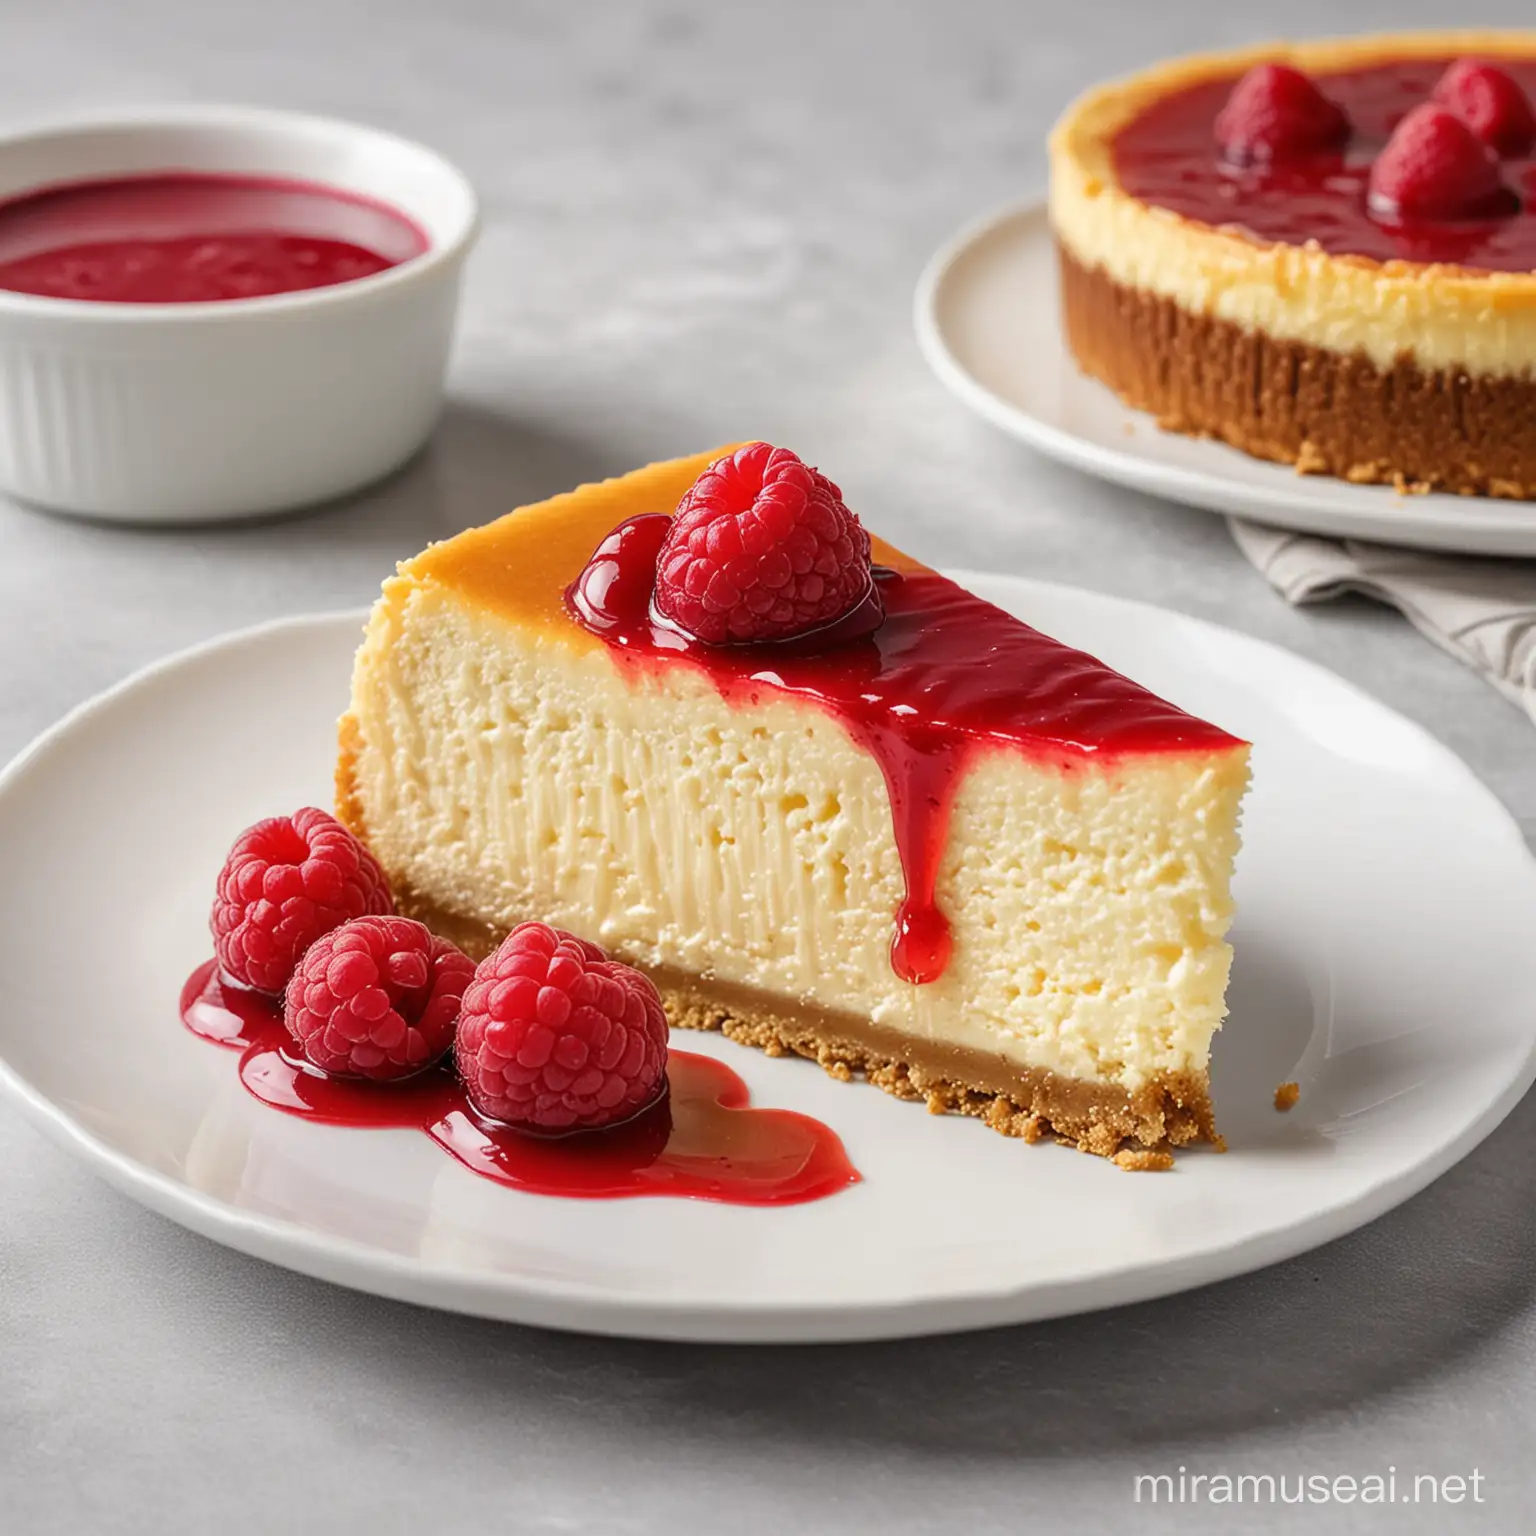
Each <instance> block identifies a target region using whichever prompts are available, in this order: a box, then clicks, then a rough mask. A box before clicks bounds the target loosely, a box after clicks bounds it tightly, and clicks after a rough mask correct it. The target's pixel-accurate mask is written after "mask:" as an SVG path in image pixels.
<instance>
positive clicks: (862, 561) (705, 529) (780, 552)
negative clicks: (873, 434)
mask: <svg viewBox="0 0 1536 1536" xmlns="http://www.w3.org/2000/svg"><path fill="white" fill-rule="evenodd" d="M869 550H870V546H869V534H868V533H867V532H866V531H865V529H864V526H863V524H861V523H860V522H859V520H858V518H857V517H855V516H854V514H853V513H852V512H850V511H849V510H848V508H847V507H846V506H845V505H844V504H843V496H842V492H841V491H839V490H838V488H837V487H836V486H835V485H834V484H833V483H832V482H831V481H830V480H829V479H827V477H826V476H825V475H824V474H822V473H821V472H820V470H817V469H813V468H812V467H811V466H810V465H809V464H806V463H805V462H804V461H803V460H802V459H801V458H800V457H799V456H798V455H797V454H794V453H791V452H790V451H789V449H787V448H775V447H773V446H772V445H771V444H768V443H749V444H747V446H746V447H744V448H738V449H737V450H736V451H735V452H734V453H730V454H727V455H725V457H723V458H720V459H716V460H715V462H714V463H713V464H711V465H710V466H709V468H708V469H706V470H705V471H704V473H703V474H702V475H700V476H699V478H698V479H697V480H696V481H695V482H694V484H693V486H692V487H691V488H690V489H689V491H688V492H687V494H686V495H684V497H683V499H682V501H681V503H679V505H678V509H677V515H676V516H675V517H674V518H673V519H672V526H671V528H670V529H669V530H668V532H667V537H666V539H665V540H664V542H663V543H662V546H661V552H660V554H659V555H658V557H657V562H656V591H655V598H654V601H655V605H656V608H657V610H658V611H659V612H660V613H661V615H662V616H663V617H664V618H666V619H668V620H669V621H671V622H672V623H673V624H675V625H676V626H677V627H678V628H679V629H681V630H682V631H683V632H684V633H685V634H688V635H691V636H692V637H693V638H694V639H696V640H702V641H704V642H705V643H706V644H709V645H741V644H751V643H752V642H754V641H773V640H789V639H793V638H795V637H796V636H800V635H805V634H808V633H810V632H811V631H813V630H816V629H821V628H823V627H824V626H827V625H830V624H832V623H834V622H836V620H838V619H840V618H841V617H843V616H844V615H845V614H847V613H849V612H850V611H851V610H852V609H853V608H855V607H857V606H858V605H859V604H860V603H861V602H863V601H864V600H865V599H866V598H868V596H869V594H870V592H871V591H872V589H873V584H874V577H873V572H872V568H871V565H870V554H869Z"/></svg>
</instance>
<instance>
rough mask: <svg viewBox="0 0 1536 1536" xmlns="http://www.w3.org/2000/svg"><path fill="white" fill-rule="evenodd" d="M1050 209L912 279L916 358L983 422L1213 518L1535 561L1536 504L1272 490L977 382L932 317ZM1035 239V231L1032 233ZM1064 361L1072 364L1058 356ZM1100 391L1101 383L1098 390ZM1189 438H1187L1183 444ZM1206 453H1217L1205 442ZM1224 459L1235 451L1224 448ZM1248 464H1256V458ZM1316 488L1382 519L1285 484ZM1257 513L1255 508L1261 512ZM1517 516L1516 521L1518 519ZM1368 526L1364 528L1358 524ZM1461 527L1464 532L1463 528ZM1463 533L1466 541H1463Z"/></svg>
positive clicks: (1335, 485) (960, 243) (1332, 485)
mask: <svg viewBox="0 0 1536 1536" xmlns="http://www.w3.org/2000/svg"><path fill="white" fill-rule="evenodd" d="M1049 212H1050V210H1049V205H1048V202H1047V200H1046V199H1044V198H1042V197H1031V198H1026V199H1024V200H1022V201H1015V202H1010V203H1007V204H1004V205H1002V206H1000V207H996V208H993V209H992V210H990V211H988V212H986V213H983V214H981V215H980V216H978V217H976V218H974V219H971V220H970V221H968V222H967V223H965V224H963V225H961V226H960V228H959V229H958V230H957V231H955V232H954V233H953V234H952V235H950V236H949V238H948V239H946V240H945V241H944V243H943V244H942V245H940V246H939V248H938V249H937V250H936V251H935V252H934V253H933V254H932V255H931V256H930V257H929V258H928V260H927V262H926V263H925V264H924V266H923V269H922V271H921V273H920V274H919V276H918V280H917V287H916V289H915V291H914V294H913V299H912V324H913V330H914V332H915V334H916V339H917V346H918V351H919V352H920V353H921V354H922V357H923V360H924V361H925V362H926V363H927V364H928V366H929V368H930V369H931V370H932V371H933V373H934V374H935V375H936V376H937V378H938V380H939V382H940V383H941V384H943V386H944V387H945V388H946V389H947V390H948V391H949V392H950V393H951V394H952V395H954V396H955V397H956V398H957V399H958V400H959V401H960V402H961V403H962V404H963V405H965V406H967V407H968V408H969V409H970V410H972V411H974V412H975V413H976V414H977V415H978V416H980V417H981V418H982V419H983V420H985V421H988V422H990V423H991V424H992V425H993V426H994V427H997V428H998V429H999V430H1000V431H1002V432H1004V433H1006V434H1007V435H1008V436H1010V437H1013V438H1015V439H1017V440H1019V441H1021V442H1024V443H1026V444H1028V445H1029V446H1030V447H1031V448H1033V449H1035V451H1036V452H1038V453H1041V454H1044V455H1045V456H1046V457H1047V458H1050V459H1054V460H1055V461H1056V462H1058V463H1061V464H1065V465H1067V466H1068V467H1069V468H1072V469H1075V470H1078V471H1079V472H1081V473H1083V474H1087V475H1091V476H1093V477H1094V478H1095V479H1097V480H1103V481H1107V482H1108V483H1110V484H1112V485H1120V486H1124V487H1126V488H1127V489H1129V490H1134V491H1140V492H1142V493H1143V494H1145V495H1150V496H1154V497H1157V498H1159V499H1161V500H1164V501H1172V502H1176V503H1178V504H1179V505H1182V506H1186V507H1194V508H1196V509H1198V510H1200V511H1204V512H1211V513H1214V514H1216V515H1217V516H1228V517H1239V518H1252V519H1255V520H1258V521H1261V522H1269V523H1273V524H1274V525H1275V526H1276V527H1283V528H1286V529H1289V530H1291V531H1293V532H1298V533H1311V534H1316V535H1318V536H1320V537H1323V538H1330V537H1331V538H1340V539H1354V540H1359V541H1361V542H1367V543H1370V542H1374V543H1379V544H1396V545H1402V546H1405V547H1409V548H1415V549H1428V550H1438V551H1440V552H1442V553H1456V554H1466V555H1492V556H1503V557H1506V558H1516V559H1531V558H1536V501H1512V500H1502V499H1500V498H1497V497H1477V496H1456V495H1452V494H1451V493H1449V492H1434V493H1431V494H1430V495H1428V496H1422V497H1421V496H1412V497H1409V496H1403V495H1402V494H1400V493H1399V492H1398V491H1396V490H1395V489H1394V488H1393V487H1391V486H1388V485H1354V484H1350V483H1349V482H1345V481H1338V480H1336V479H1335V478H1334V477H1332V476H1312V477H1305V476H1298V475H1297V474H1295V472H1294V471H1292V470H1291V469H1290V468H1289V466H1286V465H1282V464H1275V465H1264V466H1263V467H1267V468H1270V469H1273V470H1274V471H1275V473H1276V474H1277V475H1278V476H1280V477H1281V478H1282V481H1283V482H1284V483H1283V484H1282V483H1278V482H1277V483H1276V484H1275V485H1272V486H1270V485H1263V484H1255V483H1250V482H1247V481H1244V482H1238V481H1235V480H1230V479H1228V478H1226V477H1225V476H1223V475H1222V474H1221V473H1220V472H1219V471H1217V470H1212V469H1190V468H1188V467H1186V466H1183V465H1179V464H1170V463H1165V462H1162V461H1160V460H1159V459H1157V458H1156V457H1153V456H1150V455H1147V454H1144V453H1138V452H1133V451H1130V450H1127V449H1125V448H1122V447H1117V446H1115V445H1112V444H1103V443H1098V442H1095V441H1093V440H1092V439H1089V438H1085V437H1081V436H1079V435H1078V434H1077V433H1075V432H1073V431H1071V430H1070V429H1069V428H1067V427H1063V426H1060V425H1057V424H1056V423H1054V422H1052V421H1049V420H1046V419H1044V418H1042V417H1040V416H1037V415H1035V414H1033V413H1032V412H1031V411H1029V410H1026V409H1025V408H1024V407H1022V406H1019V405H1015V404H1014V403H1012V402H1011V401H1009V400H1007V399H1005V398H1004V397H1003V396H1002V395H999V394H998V393H996V392H995V391H994V390H992V389H991V388H989V387H988V386H987V385H986V384H984V383H982V381H981V380H980V379H979V378H977V377H976V375H975V374H973V373H972V372H971V371H970V370H969V369H968V368H967V367H966V366H965V364H964V363H963V362H962V361H961V359H960V357H959V355H958V354H957V353H956V352H955V350H954V349H953V348H952V347H951V346H950V344H949V341H948V339H947V337H946V334H945V330H944V326H943V324H942V323H941V321H940V318H939V310H940V304H941V298H942V295H943V292H944V289H945V285H946V282H947V281H948V279H949V278H950V275H951V273H952V272H953V270H954V268H955V267H956V266H957V265H958V264H959V263H960V261H961V260H962V259H963V258H964V257H965V256H967V255H968V254H970V252H971V251H972V250H973V249H975V248H976V247H978V246H980V245H981V244H982V242H983V241H985V240H986V239H987V238H988V237H990V236H992V235H995V234H996V233H997V232H998V231H1000V230H1001V229H1003V228H1004V227H1005V226H1007V225H1010V224H1014V223H1018V224H1034V225H1044V226H1045V229H1044V230H1043V232H1042V233H1043V234H1044V235H1047V236H1048V235H1049ZM1032 232H1033V231H1032ZM1063 360H1064V362H1065V363H1066V364H1067V365H1068V366H1070V365H1071V359H1070V356H1069V355H1068V354H1066V352H1065V349H1063ZM1099 387H1100V388H1103V387H1104V386H1102V385H1101V386H1099ZM1117 404H1118V405H1119V408H1120V409H1121V410H1123V411H1124V412H1125V414H1126V417H1127V419H1128V420H1131V421H1134V422H1135V423H1136V424H1137V425H1141V426H1147V427H1150V428H1152V429H1153V430H1160V429H1158V428H1157V426H1156V422H1155V420H1154V419H1153V417H1152V416H1151V415H1150V414H1148V413H1147V412H1145V411H1138V410H1135V409H1134V408H1133V407H1131V406H1127V405H1124V404H1123V403H1120V402H1117ZM1190 441H1194V440H1193V439H1190ZM1209 446H1211V447H1213V448H1214V447H1224V446H1225V445H1223V444H1219V443H1214V442H1213V443H1210V444H1209ZM1230 451H1231V452H1234V453H1236V452H1239V451H1240V450H1237V449H1231V450H1230ZM1253 462H1254V463H1262V461H1259V460H1254V461H1253ZM1297 480H1301V481H1305V482H1307V483H1309V484H1313V485H1319V486H1322V487H1323V488H1324V491H1325V492H1331V493H1335V494H1344V493H1345V492H1348V493H1351V494H1354V493H1358V494H1360V495H1362V496H1370V497H1371V498H1373V500H1377V499H1379V501H1380V505H1381V507H1382V509H1383V511H1382V512H1381V513H1377V512H1376V511H1374V510H1364V509H1362V510H1361V511H1360V512H1358V513H1354V512H1350V511H1348V510H1340V509H1338V508H1337V507H1334V506H1330V505H1322V506H1320V505H1319V504H1318V502H1317V500H1316V496H1317V495H1318V494H1322V492H1314V493H1312V494H1310V495H1309V494H1308V493H1306V492H1298V491H1296V490H1295V488H1294V487H1292V489H1291V490H1289V491H1288V490H1287V489H1286V488H1285V485H1288V484H1290V482H1293V481H1297ZM1234 499H1240V500H1242V501H1245V502H1246V503H1247V504H1248V506H1247V509H1245V510H1243V511H1235V510H1234V509H1233V502H1234ZM1441 505H1444V506H1445V507H1447V508H1452V507H1454V508H1455V509H1457V513H1458V515H1457V516H1456V518H1455V519H1453V520H1451V521H1448V522H1445V523H1441V522H1439V521H1431V522H1415V521H1413V520H1412V514H1413V512H1414V510H1415V509H1416V508H1421V507H1424V506H1435V507H1439V506H1441ZM1392 507H1397V508H1399V509H1400V510H1401V512H1402V514H1403V515H1404V516H1406V517H1408V518H1409V519H1410V520H1409V521H1407V522H1406V523H1399V522H1394V521H1392V520H1391V519H1390V518H1389V517H1388V516H1387V515H1385V514H1386V511H1387V509H1390V508H1392ZM1260 509H1261V510H1260ZM1521 516H1524V518H1525V519H1526V520H1525V521H1524V522H1518V521H1516V519H1517V518H1520V517H1521ZM1367 522H1369V523H1370V526H1369V527H1368V528H1367V527H1365V523H1367ZM1346 523H1350V524H1351V526H1345V524H1346ZM1469 524H1470V525H1471V526H1470V527H1469ZM1469 532H1470V533H1471V535H1472V537H1470V538H1468V537H1466V536H1465V535H1466V534H1467V533H1469Z"/></svg>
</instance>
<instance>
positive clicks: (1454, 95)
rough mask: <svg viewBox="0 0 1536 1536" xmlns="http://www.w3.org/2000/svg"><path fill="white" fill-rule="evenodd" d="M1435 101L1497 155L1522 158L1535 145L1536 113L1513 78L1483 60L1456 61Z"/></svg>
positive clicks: (1437, 88)
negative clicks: (1446, 108)
mask: <svg viewBox="0 0 1536 1536" xmlns="http://www.w3.org/2000/svg"><path fill="white" fill-rule="evenodd" d="M1433 96H1434V99H1435V100H1436V101H1438V102H1439V103H1440V105H1441V106H1443V107H1449V108H1450V110H1451V111H1452V112H1454V113H1455V114H1456V116H1457V117H1459V118H1460V119H1461V120H1462V122H1464V123H1465V124H1466V125H1467V127H1469V128H1470V129H1471V130H1472V132H1473V133H1475V134H1476V135H1477V136H1478V138H1480V139H1481V140H1482V141H1483V143H1485V144H1487V145H1488V146H1489V147H1490V148H1491V149H1493V150H1494V152H1495V153H1496V154H1501V155H1523V154H1525V153H1526V152H1527V151H1528V150H1529V149H1530V147H1531V145H1532V143H1533V142H1536V113H1533V112H1532V111H1531V103H1530V99H1529V98H1528V97H1527V96H1526V94H1525V92H1524V91H1522V90H1521V89H1520V85H1519V82H1518V81H1517V80H1516V79H1515V78H1514V76H1513V75H1509V74H1506V73H1505V72H1504V71H1503V70H1502V69H1499V68H1498V67H1497V66H1496V65H1493V64H1488V63H1485V62H1484V61H1483V60H1482V59H1457V60H1456V62H1455V63H1454V64H1452V65H1451V67H1450V68H1449V69H1447V70H1446V72H1445V73H1444V74H1443V75H1441V76H1440V79H1439V82H1438V83H1437V84H1436V86H1435V89H1434V92H1433Z"/></svg>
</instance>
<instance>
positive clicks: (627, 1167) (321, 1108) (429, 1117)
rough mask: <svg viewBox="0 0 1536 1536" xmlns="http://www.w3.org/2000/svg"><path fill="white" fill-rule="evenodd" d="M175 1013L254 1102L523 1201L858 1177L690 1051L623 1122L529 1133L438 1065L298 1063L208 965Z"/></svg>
mask: <svg viewBox="0 0 1536 1536" xmlns="http://www.w3.org/2000/svg"><path fill="white" fill-rule="evenodd" d="M181 1018H182V1022H183V1023H184V1024H185V1025H186V1026H187V1028H188V1029H190V1030H191V1031H192V1033H193V1034H195V1035H201V1036H202V1037H203V1038H204V1039H205V1040H212V1041H214V1042H215V1043H216V1044H218V1045H225V1046H229V1047H231V1048H233V1049H235V1050H238V1051H239V1052H240V1053H241V1054H240V1081H241V1082H242V1083H243V1084H244V1085H245V1087H246V1089H247V1090H248V1091H249V1092H250V1093H251V1094H252V1095H253V1096H254V1097H255V1098H257V1099H259V1100H261V1102H262V1103H263V1104H270V1105H271V1106H272V1107H273V1108H274V1109H281V1110H284V1111H285V1112H286V1113H288V1114H290V1115H298V1116H300V1117H301V1118H303V1119H306V1120H316V1121H320V1122H321V1123H323V1124H326V1125H350V1126H358V1127H361V1128H364V1129H368V1130H391V1129H405V1130H419V1131H421V1132H423V1133H424V1134H425V1135H427V1136H428V1137H430V1138H431V1139H432V1140H433V1141H435V1142H436V1143H437V1145H438V1146H440V1147H441V1148H442V1149H443V1150H444V1151H445V1152H446V1153H448V1155H449V1156H450V1157H452V1158H454V1159H456V1160H457V1161H458V1162H461V1163H462V1164H463V1165H464V1166H465V1167H466V1168H468V1169H469V1170H470V1171H471V1172H473V1173H478V1174H481V1175H482V1176H483V1177H485V1178H488V1179H494V1180H495V1181H496V1182H497V1183H498V1184H508V1185H510V1186H511V1187H512V1188H514V1189H523V1190H527V1191H529V1192H530V1193H532V1194H538V1195H567V1196H571V1197H574V1198H577V1199H589V1200H598V1199H604V1200H613V1199H619V1198H622V1197H624V1196H631V1195H672V1196H676V1197H679V1198H684V1199H694V1200H713V1201H717V1202H719V1203H721V1204H724V1205H800V1204H803V1203H804V1202H806V1201H808V1200H821V1199H824V1198H825V1197H826V1196H828V1195H835V1194H836V1193H837V1192H838V1190H840V1189H846V1188H847V1187H848V1186H849V1185H850V1184H857V1183H859V1182H860V1175H859V1172H858V1170H857V1169H856V1168H855V1167H854V1166H853V1164H852V1163H851V1162H849V1161H848V1154H847V1153H846V1152H845V1151H844V1150H843V1144H842V1142H841V1141H840V1140H839V1139H838V1137H837V1134H836V1132H834V1131H832V1130H831V1129H830V1128H829V1127H827V1126H825V1125H823V1124H822V1123H821V1122H820V1121H819V1120H813V1119H812V1118H811V1117H810V1116H809V1115H800V1114H796V1113H795V1112H794V1111H792V1110H787V1109H753V1108H751V1107H750V1106H751V1098H750V1094H749V1093H748V1090H747V1085H746V1084H745V1083H744V1082H743V1081H742V1080H741V1078H740V1077H739V1076H738V1075H737V1074H736V1073H735V1072H733V1071H732V1070H731V1069H730V1068H729V1067H728V1066H726V1065H725V1064H724V1063H723V1062H719V1061H716V1060H714V1058H713V1057H709V1056H697V1055H694V1054H693V1053H692V1052H690V1051H677V1050H674V1051H671V1052H669V1053H668V1056H667V1081H668V1085H669V1091H668V1092H667V1093H666V1094H664V1095H663V1096H662V1098H661V1099H659V1100H658V1101H657V1102H656V1103H655V1104H653V1105H652V1106H651V1107H650V1108H649V1109H647V1110H645V1111H644V1112H643V1113H641V1114H639V1115H637V1116H636V1117H635V1118H634V1119H633V1120H629V1121H626V1122H625V1123H624V1124H623V1125H618V1126H614V1127H613V1128H611V1129H609V1130H604V1131H584V1132H582V1133H580V1134H578V1135H573V1136H548V1137H546V1136H530V1135H527V1134H525V1133H523V1132H520V1131H515V1130H513V1129H511V1127H509V1126H505V1125H498V1124H496V1123H495V1122H494V1121H491V1120H487V1119H485V1118H484V1117H483V1116H482V1115H480V1114H478V1113H477V1112H476V1111H475V1109H474V1107H473V1106H472V1105H471V1104H470V1102H469V1100H468V1098H466V1097H465V1094H464V1089H463V1087H462V1085H461V1084H460V1083H459V1080H458V1078H457V1077H455V1076H454V1074H453V1072H452V1070H451V1068H450V1067H449V1066H447V1065H446V1064H445V1065H441V1066H437V1067H433V1068H432V1069H430V1070H429V1071H427V1072H423V1073H422V1074H421V1075H420V1076H418V1077H412V1078H407V1079H405V1080H404V1081H403V1082H399V1083H369V1082H358V1081H349V1080H347V1079H343V1078H336V1077H327V1076H326V1075H325V1074H323V1073H320V1072H317V1071H315V1070H314V1069H313V1068H312V1067H306V1066H304V1065H301V1064H300V1063H299V1062H298V1061H297V1060H296V1059H295V1058H294V1057H293V1056H292V1055H290V1054H289V1052H290V1051H291V1050H292V1047H293V1041H292V1040H291V1038H290V1037H289V1034H288V1031H287V1030H286V1029H285V1028H284V1027H283V1018H282V1011H281V1008H280V1006H279V1004H278V1003H277V1001H276V1000H275V999H273V998H269V997H264V996H262V995H261V994H259V993H256V992H246V991H243V990H240V989H238V988H235V987H230V986H226V985H225V984H224V983H223V981H221V980H220V978H219V974H218V967H217V965H216V964H215V962H214V961H212V960H209V961H206V962H205V963H204V964H202V965H200V966H199V967H198V968H197V969H196V970H195V971H193V973H192V974H191V976H189V977H188V978H187V983H186V985H185V986H184V987H183V988H182V992H181Z"/></svg>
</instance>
